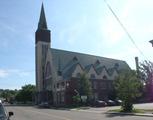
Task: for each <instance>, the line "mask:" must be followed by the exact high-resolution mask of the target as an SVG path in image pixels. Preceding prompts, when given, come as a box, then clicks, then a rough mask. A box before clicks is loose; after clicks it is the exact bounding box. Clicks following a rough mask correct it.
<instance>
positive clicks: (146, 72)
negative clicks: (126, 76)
mask: <svg viewBox="0 0 153 120" xmlns="http://www.w3.org/2000/svg"><path fill="white" fill-rule="evenodd" d="M139 70H140V75H139V76H140V79H141V80H142V82H143V84H144V85H145V86H144V97H145V98H147V100H149V101H153V63H152V62H150V61H143V62H142V63H141V64H140V69H139Z"/></svg>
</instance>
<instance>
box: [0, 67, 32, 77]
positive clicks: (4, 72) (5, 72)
mask: <svg viewBox="0 0 153 120" xmlns="http://www.w3.org/2000/svg"><path fill="white" fill-rule="evenodd" d="M30 74H31V72H28V71H23V70H19V69H0V78H7V77H10V76H13V75H16V76H19V77H25V76H29V75H30Z"/></svg>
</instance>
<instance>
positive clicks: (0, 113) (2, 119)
mask: <svg viewBox="0 0 153 120" xmlns="http://www.w3.org/2000/svg"><path fill="white" fill-rule="evenodd" d="M13 114H14V113H13V112H9V113H7V112H6V109H5V108H4V106H3V104H2V102H0V120H10V117H11V116H12V115H13Z"/></svg>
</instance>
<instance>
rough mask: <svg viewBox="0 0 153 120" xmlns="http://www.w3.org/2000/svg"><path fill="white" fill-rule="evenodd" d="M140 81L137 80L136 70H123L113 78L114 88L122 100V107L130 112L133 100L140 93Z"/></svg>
mask: <svg viewBox="0 0 153 120" xmlns="http://www.w3.org/2000/svg"><path fill="white" fill-rule="evenodd" d="M140 87H141V82H140V80H138V78H137V75H136V72H135V71H132V70H127V71H123V72H121V73H120V74H119V76H118V77H117V79H116V80H115V89H116V91H117V95H118V97H119V98H120V99H121V100H122V101H123V103H122V109H123V111H125V112H131V111H132V109H133V102H134V100H135V99H136V97H139V96H140V95H141V93H140Z"/></svg>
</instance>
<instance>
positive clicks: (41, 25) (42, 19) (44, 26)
mask: <svg viewBox="0 0 153 120" xmlns="http://www.w3.org/2000/svg"><path fill="white" fill-rule="evenodd" d="M38 29H47V22H46V17H45V12H44V5H43V3H42V6H41V13H40V18H39V23H38Z"/></svg>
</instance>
